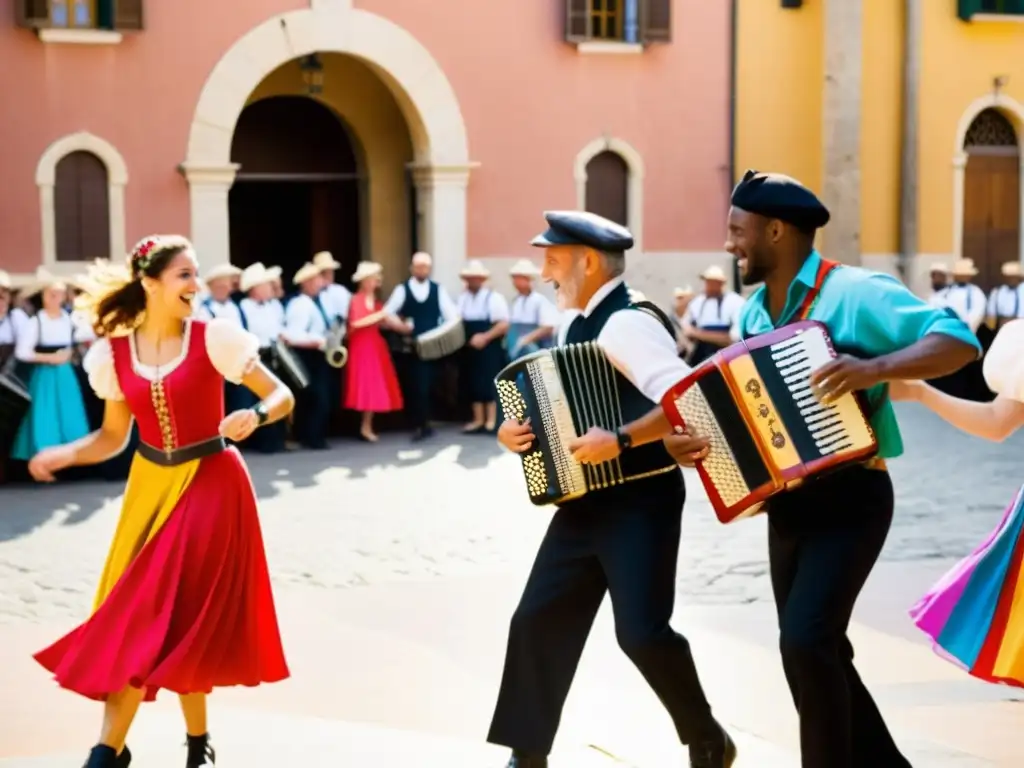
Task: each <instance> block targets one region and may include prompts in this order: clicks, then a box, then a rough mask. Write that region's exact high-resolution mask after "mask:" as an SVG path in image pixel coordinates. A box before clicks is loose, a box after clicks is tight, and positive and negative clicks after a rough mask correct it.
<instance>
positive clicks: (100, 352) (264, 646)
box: [29, 236, 293, 768]
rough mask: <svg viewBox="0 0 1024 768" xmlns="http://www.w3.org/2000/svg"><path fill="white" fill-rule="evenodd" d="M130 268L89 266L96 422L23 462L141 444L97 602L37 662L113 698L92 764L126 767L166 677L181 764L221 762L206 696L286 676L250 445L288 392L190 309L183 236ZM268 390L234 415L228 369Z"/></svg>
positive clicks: (41, 466)
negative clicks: (99, 411) (130, 744)
mask: <svg viewBox="0 0 1024 768" xmlns="http://www.w3.org/2000/svg"><path fill="white" fill-rule="evenodd" d="M128 261H129V263H128V270H127V272H126V273H125V274H114V273H113V272H112V270H111V269H110V268H109V267H107V268H106V271H103V268H98V269H97V270H95V271H94V274H93V276H92V279H93V285H91V286H90V287H89V294H88V299H89V300H90V301H91V302H92V306H91V308H90V310H91V313H92V318H93V323H94V327H95V329H96V332H97V335H98V336H99V340H98V341H97V342H96V343H95V344H94V345H93V346H92V348H91V349H90V350H89V352H88V354H87V355H86V358H85V360H84V362H83V365H84V367H85V369H86V372H87V373H88V378H89V383H90V385H91V386H92V387H93V389H94V390H95V391H96V393H97V394H98V395H99V396H100V397H101V398H103V400H105V410H104V417H103V425H102V427H101V428H100V429H99V430H97V431H96V432H93V433H92V434H90V435H88V436H87V437H85V438H82V439H81V440H78V441H76V442H74V443H69V444H67V445H63V446H58V447H54V448H48V449H46V450H45V451H42V452H41V453H39V454H37V455H36V456H35V457H34V458H33V459H32V461H31V462H30V464H29V469H30V471H31V472H32V475H33V476H34V477H35V478H36V479H37V480H40V481H49V480H52V479H53V475H54V473H55V472H56V471H58V470H60V469H63V468H65V467H70V466H74V465H87V464H96V463H99V462H102V461H103V460H105V459H108V458H110V457H111V456H113V455H114V454H116V453H118V452H119V451H120V450H121V448H122V446H123V445H124V443H125V441H126V439H127V437H128V433H129V429H130V426H131V421H132V417H134V418H135V421H136V422H137V423H138V427H139V436H140V444H139V447H138V449H137V453H136V456H135V459H134V461H133V463H132V467H131V472H130V474H129V477H128V485H127V488H126V490H125V495H124V503H123V507H122V511H121V518H120V521H119V522H118V525H117V530H116V533H115V534H114V541H113V543H112V544H111V547H110V552H109V554H108V555H107V561H106V565H105V567H104V569H103V575H102V577H101V579H100V585H99V589H98V591H97V594H96V600H95V604H94V607H93V613H92V615H91V616H90V617H89V619H87V620H86V621H85V622H84V623H83V624H81V625H80V626H79V627H77V628H76V629H74V630H73V631H72V632H71V633H70V634H68V635H66V636H64V637H63V638H61V639H60V640H58V641H57V642H56V643H55V644H53V645H52V646H50V647H49V648H46V649H45V650H43V651H40V652H39V653H37V654H36V656H35V658H36V660H37V661H39V663H40V664H42V665H43V666H44V667H45V668H46V669H48V670H49V671H50V672H52V673H53V675H54V676H55V677H56V680H57V682H58V683H59V684H60V685H61V686H62V687H63V688H66V689H68V690H71V691H74V692H76V693H78V694H81V695H82V696H86V697H88V698H91V699H95V700H97V701H103V702H104V708H105V709H104V716H103V725H102V728H101V730H100V739H99V743H98V744H97V745H96V746H95V747H93V749H92V751H91V753H90V755H89V759H88V761H87V762H86V766H87V768H107V767H108V766H116V767H117V768H123V767H124V766H127V765H128V764H129V762H130V761H131V753H130V752H129V751H128V749H127V747H125V738H126V736H127V734H128V729H129V726H130V725H131V722H132V720H133V718H134V717H135V713H136V711H137V710H138V707H139V704H140V703H141V702H142V701H143V700H147V701H149V700H152V699H154V698H155V697H156V694H157V692H158V691H159V690H160V689H161V688H163V689H166V690H168V691H172V692H174V693H176V694H178V696H179V697H180V700H181V708H182V713H183V714H184V717H185V727H186V731H187V734H188V757H187V762H186V766H187V768H198V766H212V765H213V763H214V759H215V758H214V752H213V748H212V747H211V746H210V740H209V735H208V733H207V725H206V695H207V694H208V693H210V692H211V691H212V690H213V689H214V688H216V687H222V686H234V685H246V686H255V685H259V684H260V683H268V682H275V681H278V680H283V679H284V678H286V677H288V667H287V664H286V663H285V659H284V652H283V650H282V648H281V638H280V634H279V631H278V625H277V616H276V613H275V609H274V599H273V595H272V593H271V588H270V578H269V575H268V573H267V562H266V556H265V554H264V549H263V539H262V535H261V532H260V525H259V518H258V516H257V511H256V496H255V493H254V491H253V487H252V482H251V480H250V478H249V474H248V471H247V470H246V468H245V464H244V462H243V461H242V457H241V455H240V454H239V453H238V451H237V450H235V448H231V447H227V446H226V444H225V440H226V439H230V440H233V441H236V442H237V441H241V440H244V439H245V438H246V437H248V436H249V435H250V434H252V432H253V431H254V430H255V429H257V428H258V427H259V426H261V425H263V424H265V423H268V422H271V421H276V420H277V419H281V418H283V417H285V416H287V414H288V413H289V412H290V411H291V409H292V405H293V399H292V395H291V393H290V391H289V390H288V388H287V387H285V386H284V385H283V384H282V383H281V382H280V381H278V380H277V379H276V378H275V377H274V376H273V374H271V373H270V372H269V371H267V369H266V368H264V367H263V366H262V365H261V364H260V362H259V341H258V340H257V338H256V337H255V336H253V335H252V334H250V333H249V332H248V331H245V330H244V329H242V328H241V327H240V326H238V325H236V324H232V323H230V322H226V321H222V320H212V321H210V322H207V323H204V322H202V321H199V320H195V319H193V318H192V317H191V315H192V301H193V299H194V297H195V294H196V292H197V291H198V288H199V286H198V265H197V263H196V257H195V254H194V253H193V250H192V247H191V245H190V244H189V242H188V241H187V240H185V239H184V238H181V237H177V236H153V237H149V238H146V239H144V240H143V241H141V242H140V243H139V244H138V245H137V246H136V247H135V248H134V250H133V251H132V253H131V255H130V256H129V257H128ZM225 380H228V381H231V382H234V383H238V384H242V385H244V386H246V387H248V388H249V389H251V390H252V391H253V392H255V393H256V395H257V396H259V397H260V398H261V400H260V402H259V403H258V404H257V405H256V406H255V407H253V408H250V409H245V410H240V411H235V412H234V413H231V414H228V415H227V417H225V415H224V381H225Z"/></svg>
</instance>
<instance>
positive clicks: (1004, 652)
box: [992, 543, 1024, 681]
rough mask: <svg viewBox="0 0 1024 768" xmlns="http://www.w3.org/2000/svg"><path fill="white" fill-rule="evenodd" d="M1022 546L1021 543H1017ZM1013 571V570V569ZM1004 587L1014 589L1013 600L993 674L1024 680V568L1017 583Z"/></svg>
mask: <svg viewBox="0 0 1024 768" xmlns="http://www.w3.org/2000/svg"><path fill="white" fill-rule="evenodd" d="M1017 546H1018V547H1019V546H1021V544H1019V543H1018V544H1017ZM1011 573H1012V570H1011ZM1003 589H1013V590H1014V593H1013V602H1012V603H1011V605H1010V612H1009V614H1008V616H1007V620H1006V632H1005V634H1004V635H1003V642H1002V645H1000V647H999V655H998V656H997V657H996V661H995V664H993V666H992V674H993V675H994V676H996V677H1005V678H1010V679H1013V680H1021V681H1024V568H1021V569H1020V571H1019V573H1018V574H1017V583H1016V584H1004V585H1003Z"/></svg>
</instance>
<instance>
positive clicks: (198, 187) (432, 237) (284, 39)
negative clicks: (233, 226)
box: [181, 0, 475, 285]
mask: <svg viewBox="0 0 1024 768" xmlns="http://www.w3.org/2000/svg"><path fill="white" fill-rule="evenodd" d="M311 5H312V7H311V8H308V9H303V10H298V11H290V12H288V13H283V14H280V15H277V16H274V17H272V18H269V19H267V20H266V21H265V22H263V23H262V24H260V25H259V26H257V27H255V28H253V29H252V30H250V31H249V32H247V33H246V34H245V35H244V36H243V37H242V38H241V39H239V40H238V41H237V42H236V43H235V44H234V45H233V46H232V47H231V48H230V49H229V50H228V51H227V52H226V53H225V54H224V56H223V57H222V58H221V60H220V61H219V62H217V64H216V66H214V68H213V70H212V72H211V73H210V75H209V77H208V78H207V80H206V83H205V85H204V86H203V90H202V92H201V93H200V96H199V101H198V103H197V105H196V111H195V114H194V116H193V119H192V125H191V128H190V130H189V140H188V150H187V153H186V157H185V161H184V162H183V163H182V164H181V170H182V172H183V173H184V174H185V177H186V178H187V179H188V183H189V194H190V212H191V220H192V240H193V242H194V243H195V245H196V248H197V250H198V252H199V253H200V254H201V255H202V257H203V260H204V262H205V263H207V264H217V263H222V262H223V263H226V262H227V261H228V259H229V254H230V240H229V221H228V190H229V189H230V188H231V185H232V183H233V182H234V179H235V174H236V173H237V171H238V166H237V165H236V164H233V163H232V162H231V139H232V136H233V134H234V128H235V125H236V123H237V122H238V117H239V115H241V113H242V110H243V109H244V108H245V104H246V101H247V99H248V98H249V96H250V94H251V93H252V92H253V91H254V90H255V89H256V87H257V86H258V85H259V84H260V83H261V82H262V81H263V79H264V78H265V77H266V76H267V75H269V74H270V73H271V72H273V71H274V70H275V69H277V68H278V67H279V66H281V65H282V64H285V63H286V62H289V61H292V60H293V59H297V58H300V57H302V56H306V55H308V54H311V53H317V52H319V53H341V54H347V55H349V56H354V57H357V58H359V59H362V60H363V61H365V62H367V63H368V64H369V65H370V66H371V67H373V68H374V70H375V71H377V73H378V74H379V75H380V77H381V79H382V80H383V81H384V82H385V83H386V84H387V85H388V87H389V88H390V89H391V90H392V92H393V93H394V96H395V100H396V101H397V102H398V104H399V107H400V108H401V109H402V112H403V113H404V115H405V118H406V122H407V124H408V126H409V131H410V134H411V137H412V143H413V152H414V158H415V159H414V162H413V164H412V171H413V179H414V182H415V184H416V192H417V206H418V214H419V216H418V218H419V222H420V232H419V239H420V243H421V244H422V247H424V249H425V250H428V251H430V252H431V253H432V254H433V256H434V265H435V266H434V270H435V279H437V280H439V281H440V282H442V283H445V284H447V285H454V284H457V282H458V273H459V270H460V269H461V266H462V264H463V263H464V262H465V259H466V226H467V217H466V189H467V185H468V181H469V172H470V170H471V169H472V168H473V167H474V166H475V164H474V163H472V162H470V159H469V142H468V137H467V131H466V125H465V121H464V120H463V117H462V111H461V109H460V108H459V104H458V100H457V98H456V96H455V92H454V90H453V89H452V86H451V83H449V82H448V79H447V77H445V74H444V72H443V71H442V69H441V67H440V65H439V64H438V63H437V61H436V60H435V59H434V57H433V56H431V54H430V52H429V51H428V50H427V49H426V48H425V47H423V45H422V44H420V43H419V41H417V40H416V39H415V38H414V37H413V36H412V35H410V34H409V33H408V32H407V31H406V30H404V29H402V28H401V27H399V26H398V25H396V24H394V23H393V22H391V21H389V20H387V19H385V18H383V17H381V16H377V15H375V14H372V13H370V12H368V11H363V10H360V9H357V8H353V7H352V0H313V2H312V4H311Z"/></svg>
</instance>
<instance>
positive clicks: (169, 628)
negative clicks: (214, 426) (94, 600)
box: [35, 448, 289, 701]
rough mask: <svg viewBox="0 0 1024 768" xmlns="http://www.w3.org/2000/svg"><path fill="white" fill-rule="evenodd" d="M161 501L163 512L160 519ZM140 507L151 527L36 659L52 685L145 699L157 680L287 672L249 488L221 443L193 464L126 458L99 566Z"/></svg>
mask: <svg viewBox="0 0 1024 768" xmlns="http://www.w3.org/2000/svg"><path fill="white" fill-rule="evenodd" d="M183 473H184V474H183ZM193 473H194V474H193ZM190 475H191V478H190V479H188V478H189V476H190ZM183 478H184V479H183ZM175 483H177V484H178V485H179V486H183V487H180V488H179V489H175V488H174V485H175ZM161 497H162V498H161ZM161 504H163V505H164V508H165V509H170V510H171V511H170V514H169V515H166V516H165V517H166V519H164V520H162V521H161V520H158V519H157V517H158V515H157V513H156V511H155V510H157V509H158V508H159V507H160V506H161ZM146 515H149V516H150V517H151V518H152V519H153V523H152V524H154V525H155V526H158V527H157V528H156V530H155V532H153V531H147V532H146V533H145V534H144V536H145V540H144V542H143V543H141V547H140V548H139V549H138V551H137V554H134V556H133V557H132V558H131V560H130V562H129V563H128V564H127V567H125V568H124V571H123V573H121V574H120V575H119V576H118V575H117V574H115V575H114V576H113V577H112V578H113V579H116V580H114V581H112V586H111V587H110V588H109V592H108V593H107V594H106V596H105V598H102V601H101V602H100V603H99V606H98V607H97V608H96V610H95V612H94V613H93V615H92V616H91V617H90V618H89V619H88V620H86V621H85V622H84V623H83V624H81V625H80V626H78V627H77V628H76V629H74V630H72V631H71V632H70V633H69V634H67V635H65V636H64V637H62V638H61V639H60V640H58V641H57V642H56V643H54V644H53V645H51V646H50V647H49V648H46V649H44V650H42V651H40V652H39V653H37V654H36V655H35V659H36V660H37V661H38V662H39V663H40V664H42V665H43V666H44V667H45V668H46V669H48V670H49V671H50V672H52V673H53V675H54V676H55V678H56V680H57V682H58V683H59V684H60V686H61V687H63V688H66V689H68V690H71V691H74V692H76V693H79V694H81V695H82V696H86V697H88V698H90V699H95V700H100V701H102V700H105V699H106V698H107V696H109V695H110V694H112V693H116V692H118V691H120V690H122V689H124V688H125V686H128V685H131V686H133V687H136V688H144V689H145V699H146V700H147V701H151V700H153V699H155V698H156V694H157V692H158V691H159V690H160V689H161V688H164V689H167V690H169V691H172V692H174V693H178V694H189V693H208V692H210V691H211V690H212V689H213V688H215V687H223V686H236V685H244V686H255V685H259V684H260V683H270V682H276V681H279V680H283V679H285V678H286V677H288V675H289V672H288V666H287V663H286V662H285V658H284V651H283V649H282V646H281V637H280V632H279V630H278V624H277V615H276V612H275V609H274V598H273V594H272V592H271V587H270V577H269V574H268V571H267V562H266V555H265V553H264V549H263V537H262V533H261V531H260V524H259V517H258V515H257V510H256V496H255V492H254V491H253V487H252V482H251V480H250V478H249V474H248V472H247V471H246V469H245V465H244V464H243V462H242V459H241V456H240V455H239V453H238V452H237V451H236V450H235V449H234V448H229V449H228V450H226V451H223V452H222V453H219V454H217V455H214V456H210V457H207V458H204V459H201V460H200V461H199V462H198V468H196V466H195V464H193V465H192V466H191V468H189V465H183V466H182V467H158V466H157V465H155V464H152V463H150V462H148V461H147V460H146V459H143V458H141V457H138V456H137V457H136V458H135V461H134V463H133V465H132V471H131V475H130V476H129V480H128V490H127V492H126V495H125V506H124V509H123V510H122V516H121V523H120V524H119V526H118V534H117V536H115V541H114V545H113V546H112V550H111V557H110V558H109V559H108V566H107V571H110V569H111V562H112V561H113V560H114V559H115V557H114V555H115V550H116V548H117V547H118V545H119V543H120V544H121V545H124V544H125V542H124V541H121V542H119V540H118V537H121V536H122V535H124V536H128V535H130V533H131V531H132V530H133V529H134V530H139V529H140V528H139V526H140V525H141V526H145V525H146V524H147V520H146V519H145V518H146ZM128 546H131V543H130V542H129V544H128ZM107 577H108V574H107V573H105V578H107ZM103 589H104V587H103V586H102V585H101V591H102V590H103ZM101 597H102V596H101Z"/></svg>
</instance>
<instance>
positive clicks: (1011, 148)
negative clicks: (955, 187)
mask: <svg viewBox="0 0 1024 768" xmlns="http://www.w3.org/2000/svg"><path fill="white" fill-rule="evenodd" d="M963 150H964V152H965V153H966V155H967V167H966V169H965V180H964V214H963V250H962V253H963V257H964V258H967V259H973V260H974V263H975V265H976V266H977V268H978V272H979V274H978V277H977V280H976V282H977V283H978V285H979V286H980V287H981V288H982V289H983V290H985V291H988V290H990V289H992V288H993V287H995V286H996V285H998V284H999V283H1000V282H1001V277H1000V269H1001V267H1002V265H1003V264H1004V263H1005V262H1007V261H1018V260H1020V257H1021V253H1020V224H1021V222H1020V210H1021V205H1020V203H1021V200H1020V144H1019V141H1018V136H1017V131H1016V130H1015V129H1014V127H1013V124H1012V123H1011V122H1010V121H1009V120H1008V119H1007V118H1006V116H1005V115H1003V114H1002V113H1001V112H1000V111H999V110H997V109H995V108H991V107H990V108H988V109H984V110H982V111H981V112H980V113H979V114H978V116H977V117H975V118H974V121H973V122H972V123H971V125H970V128H968V130H967V135H966V137H965V139H964V146H963Z"/></svg>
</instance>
